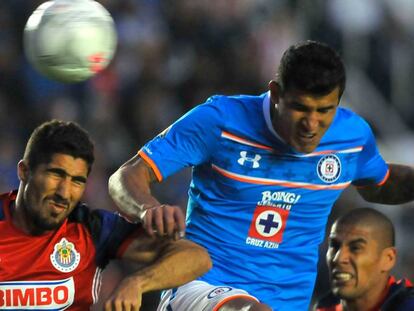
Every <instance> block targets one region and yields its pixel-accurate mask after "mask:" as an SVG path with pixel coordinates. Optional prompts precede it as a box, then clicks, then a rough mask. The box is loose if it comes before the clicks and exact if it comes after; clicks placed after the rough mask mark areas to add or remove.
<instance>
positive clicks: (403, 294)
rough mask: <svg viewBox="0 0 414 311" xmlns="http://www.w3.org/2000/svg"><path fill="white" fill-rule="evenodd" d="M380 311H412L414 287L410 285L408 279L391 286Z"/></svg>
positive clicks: (413, 308)
mask: <svg viewBox="0 0 414 311" xmlns="http://www.w3.org/2000/svg"><path fill="white" fill-rule="evenodd" d="M381 310H384V311H391V310H392V311H408V310H414V287H413V285H412V283H411V282H410V281H409V280H408V279H402V280H399V281H396V282H395V283H394V284H392V285H391V288H390V290H389V293H388V296H387V298H386V300H385V302H384V305H383V306H382V308H381Z"/></svg>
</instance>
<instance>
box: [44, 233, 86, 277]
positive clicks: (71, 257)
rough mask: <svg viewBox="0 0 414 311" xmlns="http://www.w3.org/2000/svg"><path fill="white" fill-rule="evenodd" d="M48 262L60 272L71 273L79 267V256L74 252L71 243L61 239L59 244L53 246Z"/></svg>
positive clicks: (73, 246)
mask: <svg viewBox="0 0 414 311" xmlns="http://www.w3.org/2000/svg"><path fill="white" fill-rule="evenodd" d="M50 261H51V262H52V265H53V266H54V267H55V268H56V269H57V270H59V271H60V272H71V271H73V270H75V269H76V267H77V266H78V265H79V261H80V254H79V253H78V252H77V251H76V249H75V245H74V244H73V243H71V242H69V241H68V240H66V239H65V238H62V239H61V240H60V242H59V243H56V244H55V247H54V251H53V253H52V254H51V255H50Z"/></svg>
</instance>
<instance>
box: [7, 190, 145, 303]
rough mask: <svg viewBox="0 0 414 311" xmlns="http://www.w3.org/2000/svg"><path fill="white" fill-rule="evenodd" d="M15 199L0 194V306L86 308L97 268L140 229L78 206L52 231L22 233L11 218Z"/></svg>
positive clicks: (93, 290) (97, 285)
mask: <svg viewBox="0 0 414 311" xmlns="http://www.w3.org/2000/svg"><path fill="white" fill-rule="evenodd" d="M15 197H16V193H15V192H13V193H10V194H3V195H1V196H0V310H79V311H81V310H82V311H85V310H88V309H89V307H90V306H91V305H92V304H93V303H94V302H96V300H97V297H98V293H99V289H100V285H101V276H102V270H103V268H104V267H105V266H106V264H107V263H108V261H109V260H110V259H113V258H117V257H119V256H120V255H121V254H122V252H123V251H124V250H125V249H126V247H127V246H128V244H129V241H130V239H129V237H131V236H132V235H133V234H136V233H137V232H138V231H141V230H142V229H141V228H140V227H137V225H133V224H131V223H128V222H127V221H126V220H125V219H123V218H122V217H120V216H119V215H118V214H116V213H111V212H108V211H104V210H91V209H89V208H88V207H87V206H86V205H84V204H79V205H78V206H77V207H76V208H75V209H74V210H73V211H72V213H71V214H70V216H69V217H68V219H66V220H65V222H64V223H63V224H62V226H61V227H60V228H59V229H58V230H55V231H52V232H47V233H45V234H43V235H39V236H31V235H27V234H25V233H23V232H22V231H21V230H19V228H16V227H15V226H14V225H13V223H12V221H11V216H10V215H11V212H12V209H13V208H14V200H15Z"/></svg>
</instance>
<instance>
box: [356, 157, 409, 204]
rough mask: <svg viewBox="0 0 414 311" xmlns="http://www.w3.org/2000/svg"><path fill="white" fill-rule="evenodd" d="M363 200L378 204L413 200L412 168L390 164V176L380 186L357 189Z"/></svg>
mask: <svg viewBox="0 0 414 311" xmlns="http://www.w3.org/2000/svg"><path fill="white" fill-rule="evenodd" d="M358 191H359V193H360V194H361V195H362V196H363V197H364V199H365V200H367V201H369V202H373V203H380V204H403V203H407V202H410V201H412V200H414V168H412V167H410V166H406V165H399V164H390V176H389V177H388V180H387V181H386V183H385V184H384V185H382V186H381V187H365V188H361V189H358Z"/></svg>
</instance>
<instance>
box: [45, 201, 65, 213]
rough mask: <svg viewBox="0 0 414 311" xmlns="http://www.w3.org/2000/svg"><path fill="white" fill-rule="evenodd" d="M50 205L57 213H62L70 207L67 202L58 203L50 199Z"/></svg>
mask: <svg viewBox="0 0 414 311" xmlns="http://www.w3.org/2000/svg"><path fill="white" fill-rule="evenodd" d="M49 206H51V207H52V209H53V211H54V212H55V213H61V212H63V211H65V210H67V209H68V205H67V204H63V203H57V202H55V201H49Z"/></svg>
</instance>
